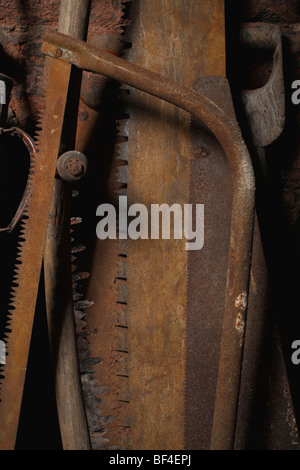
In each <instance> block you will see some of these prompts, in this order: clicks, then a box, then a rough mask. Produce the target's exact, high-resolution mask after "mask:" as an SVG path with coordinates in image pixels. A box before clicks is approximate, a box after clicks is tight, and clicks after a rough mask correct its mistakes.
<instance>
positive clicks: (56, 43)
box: [0, 32, 254, 448]
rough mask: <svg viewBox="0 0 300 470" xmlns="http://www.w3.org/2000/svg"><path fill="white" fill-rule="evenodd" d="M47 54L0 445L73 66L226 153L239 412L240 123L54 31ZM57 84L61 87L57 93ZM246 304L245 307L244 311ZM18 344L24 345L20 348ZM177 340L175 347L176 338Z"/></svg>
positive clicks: (250, 185)
mask: <svg viewBox="0 0 300 470" xmlns="http://www.w3.org/2000/svg"><path fill="white" fill-rule="evenodd" d="M42 50H43V52H44V53H45V54H46V55H47V56H48V57H47V64H46V65H47V68H46V77H48V78H49V81H48V84H47V88H46V90H47V95H46V108H45V118H44V122H43V127H42V132H41V136H40V142H39V146H38V148H39V151H38V161H37V163H36V165H35V174H34V176H33V177H32V195H31V199H30V202H29V206H28V216H29V218H28V220H26V221H25V223H24V231H25V233H24V238H25V240H24V241H23V243H22V247H21V252H20V259H21V264H20V266H19V267H18V278H17V284H18V285H17V287H16V289H15V294H14V304H13V307H14V309H13V312H12V316H11V332H10V333H9V335H8V356H7V366H5V371H4V380H3V382H2V387H1V407H0V413H1V422H2V423H3V428H4V429H5V433H3V432H2V433H1V446H2V447H3V448H12V447H13V445H14V438H15V433H16V429H17V422H18V413H19V409H20V402H21V397H22V388H23V383H24V375H25V368H26V361H27V356H28V348H29V343H30V333H31V327H32V320H33V314H34V307H35V299H36V293H37V285H38V280H39V274H40V268H41V263H42V257H43V241H44V238H45V234H46V227H47V215H48V212H49V210H50V198H51V194H52V188H53V183H54V175H55V169H56V160H57V156H58V153H59V150H60V137H61V133H62V130H63V116H64V113H65V106H66V100H67V91H68V87H69V81H70V72H71V64H72V65H74V66H76V67H78V68H80V69H84V70H88V71H91V72H95V73H99V74H102V75H106V76H108V77H111V78H113V79H115V80H118V81H121V82H123V83H125V84H127V85H129V86H131V87H134V88H137V89H139V90H141V91H143V92H146V93H149V94H151V95H153V96H156V97H158V98H160V99H162V100H164V101H166V102H168V103H171V104H173V105H175V106H177V107H179V108H182V109H183V110H185V111H187V112H188V113H190V114H192V115H193V116H195V117H196V118H197V119H198V120H200V121H201V122H202V123H203V124H204V125H205V126H207V128H208V129H209V130H210V131H211V132H212V133H213V134H214V135H215V137H216V138H217V140H218V141H219V143H220V145H221V146H222V148H223V150H224V152H225V154H226V157H227V159H228V163H229V167H230V171H231V176H232V184H233V205H232V217H231V233H230V250H229V263H228V278H227V290H226V299H225V307H224V318H225V321H229V323H230V324H231V326H232V328H230V329H228V330H227V332H228V333H229V334H228V336H227V340H228V341H229V342H230V343H233V344H234V346H235V349H236V350H235V352H234V355H233V357H232V363H231V368H230V371H229V374H230V378H231V379H232V381H233V382H232V383H233V386H232V387H231V388H230V389H229V388H227V389H226V390H225V391H226V394H224V395H222V397H221V398H222V399H223V400H224V406H227V404H228V403H229V402H231V401H232V402H233V403H234V406H235V405H236V401H237V396H238V386H239V374H240V366H241V364H240V361H241V352H242V343H241V335H240V334H239V335H237V332H236V329H235V323H234V321H235V319H236V315H237V314H238V313H239V315H240V321H241V322H243V321H244V320H245V314H246V303H245V300H246V297H247V292H248V284H249V266H250V256H251V243H252V230H253V211H254V178H253V169H252V165H251V161H250V158H249V154H248V151H247V148H246V146H245V144H244V142H243V140H242V138H241V134H240V131H239V128H238V126H237V124H236V123H235V122H234V121H233V120H232V119H230V118H229V119H228V116H227V115H226V113H224V112H223V110H222V109H221V108H220V107H219V106H217V105H216V104H215V103H214V102H213V101H211V100H210V99H208V98H207V97H205V96H203V95H201V94H199V93H197V92H195V91H192V90H191V89H190V88H188V87H185V86H183V85H179V84H177V83H176V82H174V81H172V80H170V79H168V78H165V77H163V76H161V75H159V74H157V73H154V72H152V71H149V70H147V69H145V68H143V67H140V66H137V65H133V64H130V63H128V62H127V61H125V60H123V59H120V58H118V57H116V56H114V55H113V54H110V53H108V52H106V51H101V50H100V49H98V48H95V47H92V46H88V45H87V44H86V43H85V42H83V41H80V40H78V39H74V38H71V37H69V36H67V35H64V34H60V33H57V32H49V33H48V34H47V35H46V37H45V42H44V44H43V47H42ZM57 83H59V84H60V86H59V87H57ZM46 150H47V152H46ZM33 220H34V222H33ZM29 277H30V280H29V281H28V278H29ZM25 280H26V282H25ZM28 282H30V289H28ZM29 292H30V294H29ZM241 305H242V307H243V308H240V307H241ZM236 310H237V311H236ZM24 315H25V316H26V329H25V328H24V325H23V323H24V321H22V318H23V317H24ZM232 323H233V324H232ZM21 338H22V346H20V343H21ZM173 339H174V340H175V341H176V338H173ZM181 351H182V350H181ZM182 352H183V353H184V351H182ZM230 359H231V358H230ZM136 372H137V371H136Z"/></svg>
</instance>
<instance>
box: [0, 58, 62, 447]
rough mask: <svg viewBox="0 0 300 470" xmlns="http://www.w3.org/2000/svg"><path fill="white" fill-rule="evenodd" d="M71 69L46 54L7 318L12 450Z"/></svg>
mask: <svg viewBox="0 0 300 470" xmlns="http://www.w3.org/2000/svg"><path fill="white" fill-rule="evenodd" d="M70 73H71V66H70V65H69V64H67V63H62V62H60V61H56V60H55V59H52V58H49V57H47V58H46V62H45V68H44V80H45V89H46V95H45V107H44V118H43V121H42V130H41V131H40V132H39V134H38V142H37V154H36V157H35V158H36V161H35V165H34V169H32V170H31V175H30V176H29V184H30V187H31V198H30V200H29V203H28V207H27V210H26V215H25V216H24V218H23V220H22V222H21V227H22V229H21V233H20V239H19V252H18V254H17V258H16V266H15V278H14V284H15V286H14V289H13V292H12V295H11V303H10V306H9V315H8V322H7V325H8V335H7V357H6V364H5V366H4V371H3V376H4V378H3V380H2V384H1V392H0V399H1V402H0V421H1V429H0V448H1V449H6V450H9V449H14V446H15V439H16V433H17V428H18V419H19V413H20V407H21V401H22V395H23V386H24V380H25V374H26V366H27V360H28V353H29V346H30V340H31V333H32V325H33V319H34V312H35V306H36V298H37V292H38V285H39V277H40V273H41V265H42V259H43V249H44V240H45V233H46V229H47V222H48V213H49V208H50V201H51V194H52V188H53V182H54V176H55V171H56V160H57V156H58V152H59V145H60V136H61V130H62V126H63V119H64V111H65V105H66V101H67V94H68V87H69V79H70ZM33 170H34V171H33Z"/></svg>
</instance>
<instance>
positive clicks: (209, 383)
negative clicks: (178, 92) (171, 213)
mask: <svg viewBox="0 0 300 470" xmlns="http://www.w3.org/2000/svg"><path fill="white" fill-rule="evenodd" d="M194 89H195V90H196V91H198V92H202V93H205V95H206V96H207V97H208V98H210V99H213V100H214V101H215V102H216V103H217V104H218V105H219V106H220V107H222V109H226V111H227V113H228V117H231V118H232V117H233V116H234V112H233V108H232V103H231V97H230V92H229V90H228V89H227V87H226V81H225V79H222V77H212V78H206V79H200V80H197V81H196V82H195V83H194ZM225 90H227V92H226V91H225ZM191 154H192V161H191V174H190V202H191V203H193V204H195V203H199V201H202V202H204V204H205V246H204V248H203V249H202V250H200V251H191V252H189V254H188V301H187V338H188V347H187V360H186V363H187V370H186V394H185V409H186V417H185V423H186V430H185V446H186V448H187V449H199V448H200V449H209V448H210V441H211V430H212V423H213V415H214V404H215V395H216V386H217V376H218V368H219V367H218V366H219V354H220V341H221V333H222V323H223V312H224V302H225V292H226V275H227V266H228V250H229V236H230V221H231V210H232V197H233V193H232V181H231V175H230V169H229V165H228V161H227V159H226V156H225V154H224V152H223V150H222V148H221V147H220V145H219V143H218V142H217V141H216V139H215V138H214V137H213V136H212V135H211V134H210V133H209V132H208V131H207V130H206V129H205V128H203V127H201V125H199V123H197V122H196V121H193V125H192V133H191ZM204 384H205V386H204Z"/></svg>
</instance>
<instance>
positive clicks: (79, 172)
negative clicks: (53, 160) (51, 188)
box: [56, 150, 88, 183]
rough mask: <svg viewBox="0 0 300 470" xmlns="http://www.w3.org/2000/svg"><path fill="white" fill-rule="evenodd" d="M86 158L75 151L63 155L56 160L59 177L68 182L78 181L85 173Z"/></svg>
mask: <svg viewBox="0 0 300 470" xmlns="http://www.w3.org/2000/svg"><path fill="white" fill-rule="evenodd" d="M87 166H88V164H87V158H86V156H85V155H84V154H83V153H81V152H78V151H77V150H70V151H68V152H65V153H63V154H62V155H60V157H59V158H58V160H57V165H56V168H57V172H58V174H59V176H60V177H61V178H62V179H63V180H65V181H68V182H71V183H73V182H77V181H80V180H81V179H82V178H83V177H84V176H85V174H86V171H87Z"/></svg>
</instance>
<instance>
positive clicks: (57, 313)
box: [44, 0, 90, 450]
mask: <svg viewBox="0 0 300 470" xmlns="http://www.w3.org/2000/svg"><path fill="white" fill-rule="evenodd" d="M89 12H90V0H84V1H82V0H76V1H73V0H62V1H61V3H60V14H59V19H58V31H60V32H63V33H66V34H69V35H70V36H74V37H76V38H79V39H86V34H87V29H88V21H89ZM80 84H81V73H80V71H76V73H73V76H72V83H71V84H70V87H71V89H72V94H73V98H72V101H71V105H70V104H69V108H68V109H67V110H66V116H65V121H64V122H65V127H64V130H63V134H62V139H61V144H60V153H61V155H60V157H59V159H58V161H57V171H58V174H59V175H60V178H56V179H55V181H54V188H53V195H52V201H51V208H50V213H49V221H48V229H47V234H46V240H45V250H44V276H45V295H46V310H47V319H48V329H49V338H50V347H51V350H52V357H53V369H54V380H55V390H56V402H57V409H58V419H59V426H60V433H61V439H62V445H63V448H64V449H66V450H68V449H77V450H80V449H85V450H87V449H89V448H90V437H89V430H88V425H87V420H86V413H85V407H84V403H83V397H82V386H81V378H80V370H79V363H78V350H77V340H76V332H75V317H74V306H73V292H72V272H71V239H70V218H71V197H72V183H74V182H78V181H79V180H80V179H81V177H82V176H83V174H84V173H85V172H86V169H87V161H86V158H85V156H84V155H83V154H82V153H80V152H78V151H74V150H70V149H72V148H74V147H75V143H76V122H77V114H78V101H79V94H80ZM65 150H67V151H65Z"/></svg>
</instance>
